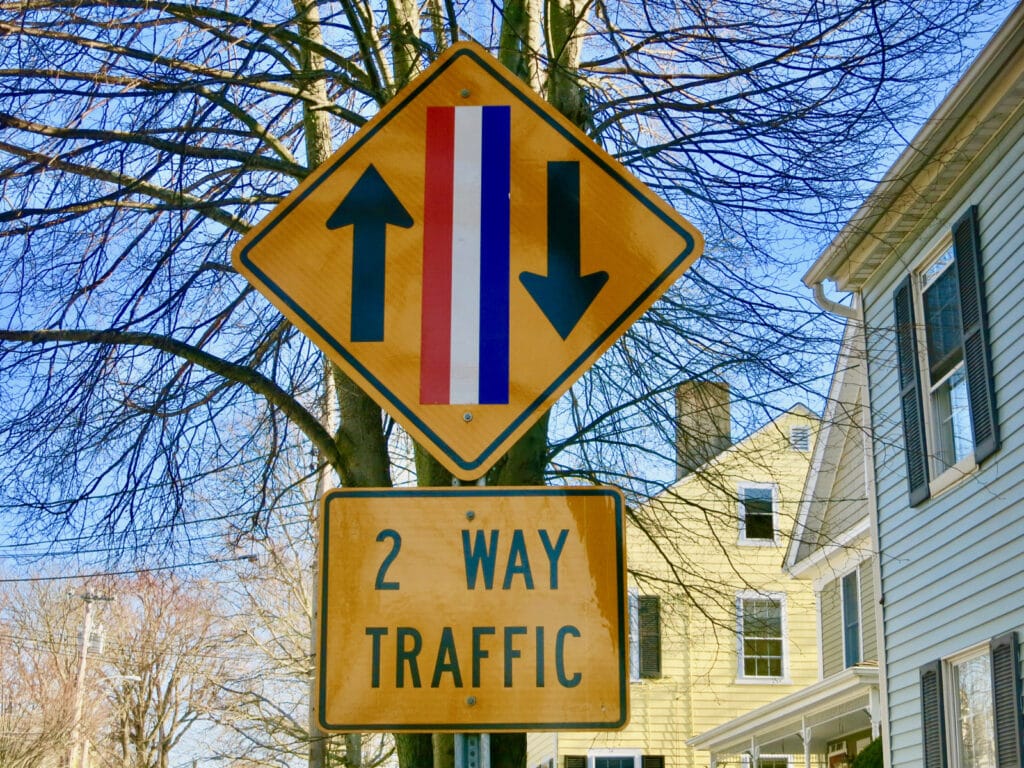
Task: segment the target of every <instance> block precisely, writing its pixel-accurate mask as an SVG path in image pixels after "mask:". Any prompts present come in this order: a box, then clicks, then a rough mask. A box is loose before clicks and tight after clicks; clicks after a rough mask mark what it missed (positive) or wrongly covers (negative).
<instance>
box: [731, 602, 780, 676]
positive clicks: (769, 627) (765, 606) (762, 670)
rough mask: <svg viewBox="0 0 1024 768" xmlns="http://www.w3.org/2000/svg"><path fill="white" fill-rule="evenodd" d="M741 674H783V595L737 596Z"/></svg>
mask: <svg viewBox="0 0 1024 768" xmlns="http://www.w3.org/2000/svg"><path fill="white" fill-rule="evenodd" d="M736 604H737V613H738V624H739V676H740V678H755V677H764V678H767V677H771V678H778V677H782V676H783V669H784V664H783V654H782V650H783V631H782V598H781V596H773V595H757V596H753V595H741V596H740V597H739V598H737V601H736Z"/></svg>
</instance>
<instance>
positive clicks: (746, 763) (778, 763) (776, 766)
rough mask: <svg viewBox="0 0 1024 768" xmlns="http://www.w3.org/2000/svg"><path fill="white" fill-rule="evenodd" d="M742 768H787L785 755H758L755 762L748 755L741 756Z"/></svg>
mask: <svg viewBox="0 0 1024 768" xmlns="http://www.w3.org/2000/svg"><path fill="white" fill-rule="evenodd" d="M742 764H743V768H789V766H790V762H789V757H788V756H787V755H758V757H757V760H754V759H753V758H751V756H750V755H747V754H745V755H743V760H742Z"/></svg>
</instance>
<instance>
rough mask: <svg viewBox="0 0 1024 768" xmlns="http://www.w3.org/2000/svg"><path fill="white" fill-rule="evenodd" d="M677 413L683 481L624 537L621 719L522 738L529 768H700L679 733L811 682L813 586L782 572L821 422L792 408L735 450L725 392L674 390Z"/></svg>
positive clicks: (764, 762)
mask: <svg viewBox="0 0 1024 768" xmlns="http://www.w3.org/2000/svg"><path fill="white" fill-rule="evenodd" d="M677 406H678V410H679V425H678V430H677V431H678V433H679V440H678V443H679V446H678V463H679V465H680V467H682V468H683V470H682V472H681V474H682V473H685V474H684V475H683V476H682V477H681V478H680V479H679V480H678V481H677V482H676V483H675V484H674V485H673V486H672V487H671V488H669V489H668V490H667V491H665V492H664V493H662V494H661V495H660V496H658V497H657V498H655V499H653V500H652V501H650V502H649V503H648V504H647V505H646V506H645V507H644V508H642V509H640V510H637V511H636V514H635V515H633V516H631V519H630V522H629V530H628V535H627V561H628V565H629V581H630V593H629V616H630V677H631V685H630V722H629V724H628V725H627V727H626V728H625V729H623V730H621V731H617V732H615V731H611V732H559V733H531V734H530V735H529V737H528V750H527V766H528V768H538V767H541V768H690V767H691V766H707V765H708V764H709V755H708V753H706V752H699V751H695V750H694V749H692V748H691V747H688V746H687V745H686V740H687V739H688V738H690V737H692V736H694V735H696V734H699V733H703V732H704V731H707V730H708V729H710V728H713V727H714V726H716V725H720V724H721V723H724V722H726V721H728V720H731V719H732V718H734V717H736V716H737V715H739V714H742V713H744V712H747V711H749V710H751V709H754V708H756V707H758V706H761V705H763V704H766V703H768V702H771V701H773V700H775V699H777V698H780V697H782V696H786V695H788V694H790V693H793V692H794V691H797V690H799V689H800V688H802V687H803V686H805V685H808V684H809V683H811V682H814V681H815V680H817V679H818V650H817V648H818V645H817V634H816V633H817V622H816V618H815V616H816V606H815V598H814V593H813V589H812V585H811V584H809V583H808V582H805V581H798V580H794V579H791V578H790V577H789V576H788V574H786V573H785V572H784V571H783V560H784V557H785V554H786V549H787V545H788V543H789V534H790V532H791V530H792V527H793V523H794V521H795V520H796V516H797V511H798V507H799V504H800V496H801V493H802V490H803V486H804V480H805V477H806V474H807V470H808V466H809V461H810V457H811V450H812V449H813V446H814V439H815V436H816V433H817V427H818V420H817V418H816V417H815V415H814V414H813V413H812V412H811V411H810V410H808V409H807V408H806V407H804V406H802V405H795V406H793V407H792V408H790V409H789V410H788V411H786V412H785V413H783V414H781V415H780V416H778V417H777V418H775V419H774V420H772V421H771V422H770V423H768V424H767V425H765V426H763V427H762V428H760V429H759V430H757V431H756V432H754V433H753V434H751V435H750V436H748V437H746V438H745V439H743V440H741V441H740V442H738V443H736V444H731V443H730V440H729V424H730V419H729V389H728V386H727V385H724V384H718V383H689V384H686V385H683V386H682V387H681V388H680V390H679V392H678V393H677ZM759 765H760V766H761V768H765V766H770V767H772V768H774V766H776V765H781V766H784V765H786V759H785V757H782V756H780V757H779V758H778V759H777V760H776V759H775V758H773V757H772V756H770V755H764V754H761V755H760V761H759Z"/></svg>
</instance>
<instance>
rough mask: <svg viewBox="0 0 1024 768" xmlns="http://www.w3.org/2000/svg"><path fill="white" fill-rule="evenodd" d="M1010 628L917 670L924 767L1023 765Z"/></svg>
mask: <svg viewBox="0 0 1024 768" xmlns="http://www.w3.org/2000/svg"><path fill="white" fill-rule="evenodd" d="M1019 658H1020V656H1019V649H1018V644H1017V635H1016V633H1015V632H1009V633H1007V634H1004V635H1000V636H998V637H994V638H992V640H991V641H989V642H988V643H986V644H983V645H976V646H973V647H971V648H968V649H966V650H964V651H961V652H959V653H956V654H953V655H952V656H947V657H946V658H944V659H939V660H936V661H933V662H930V663H928V664H925V665H924V666H922V667H921V669H920V676H921V744H922V747H923V756H924V761H923V765H924V768H997V766H1004V765H1021V764H1022V762H1021V760H1022V748H1021V730H1022V726H1021V722H1022V719H1021V714H1022V713H1021V678H1020V662H1019Z"/></svg>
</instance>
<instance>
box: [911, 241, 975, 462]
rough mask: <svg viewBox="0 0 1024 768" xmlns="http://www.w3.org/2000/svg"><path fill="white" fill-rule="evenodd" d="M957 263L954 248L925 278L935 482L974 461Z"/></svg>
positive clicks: (923, 294) (924, 312)
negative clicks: (966, 461)
mask: <svg viewBox="0 0 1024 768" xmlns="http://www.w3.org/2000/svg"><path fill="white" fill-rule="evenodd" d="M957 288H958V283H957V275H956V263H955V261H954V256H953V246H952V244H950V245H949V246H948V247H947V248H946V249H945V250H943V251H942V253H941V254H940V255H939V257H938V258H937V259H936V260H935V261H934V262H932V263H931V264H930V265H929V266H928V268H927V269H925V270H924V272H923V273H922V274H921V310H922V318H923V321H924V322H923V323H922V325H923V326H924V337H925V338H924V340H925V344H924V350H925V354H924V357H925V365H924V366H923V368H922V373H923V374H924V378H925V385H926V387H927V390H928V401H927V402H928V406H929V407H928V411H929V416H930V423H929V424H928V431H929V432H930V433H931V436H932V438H931V444H932V449H931V461H932V471H933V474H934V475H935V476H938V475H940V474H942V473H943V472H944V471H946V470H947V469H949V468H950V467H952V466H953V465H955V464H957V463H958V462H960V461H962V460H963V459H965V458H967V457H968V456H970V455H971V453H972V451H973V450H974V445H973V442H972V440H971V413H970V408H969V406H968V402H967V397H968V396H967V371H966V369H965V368H964V351H963V344H962V341H963V337H962V333H961V329H960V298H959V295H958V289H957Z"/></svg>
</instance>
